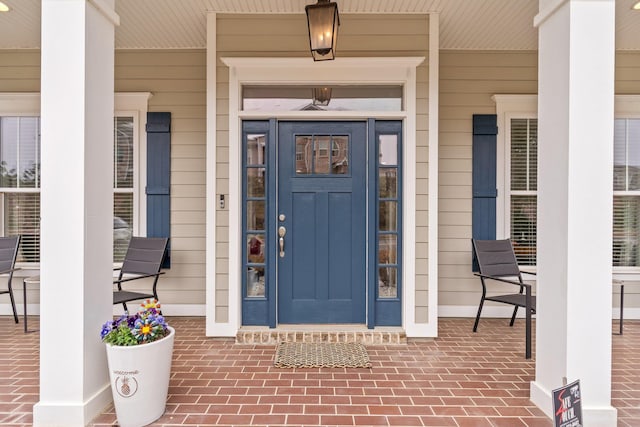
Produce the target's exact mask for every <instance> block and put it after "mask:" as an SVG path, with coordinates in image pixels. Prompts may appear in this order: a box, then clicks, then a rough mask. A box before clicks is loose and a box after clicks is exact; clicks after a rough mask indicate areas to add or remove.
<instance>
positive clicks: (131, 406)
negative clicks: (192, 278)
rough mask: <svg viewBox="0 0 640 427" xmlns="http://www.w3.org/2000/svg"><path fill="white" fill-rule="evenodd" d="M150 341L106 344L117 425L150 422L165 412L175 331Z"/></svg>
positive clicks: (135, 426)
mask: <svg viewBox="0 0 640 427" xmlns="http://www.w3.org/2000/svg"><path fill="white" fill-rule="evenodd" d="M169 332H170V333H169V335H167V336H166V337H164V338H162V339H161V340H158V341H154V342H152V343H149V344H142V345H134V346H124V347H122V346H114V345H110V344H106V347H107V362H108V364H109V377H110V378H111V392H112V394H113V404H114V406H115V408H116V416H117V417H118V424H119V425H120V427H140V426H145V425H147V424H151V423H152V422H154V421H155V420H157V419H158V418H160V417H161V416H162V414H164V410H165V407H166V403H167V393H168V391H169V377H170V375H171V358H172V355H173V341H174V338H175V335H176V334H175V330H174V329H173V328H172V327H170V326H169Z"/></svg>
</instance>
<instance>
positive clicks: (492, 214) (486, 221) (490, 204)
mask: <svg viewBox="0 0 640 427" xmlns="http://www.w3.org/2000/svg"><path fill="white" fill-rule="evenodd" d="M497 135H498V126H497V116H496V115H495V114H474V116H473V184H472V185H473V203H472V212H473V214H472V235H473V238H474V239H483V240H493V239H495V238H496V196H497V195H498V190H497V189H496V166H497V165H496V145H497ZM473 271H478V266H477V263H476V260H475V255H474V257H473Z"/></svg>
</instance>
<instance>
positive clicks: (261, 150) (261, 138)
mask: <svg viewBox="0 0 640 427" xmlns="http://www.w3.org/2000/svg"><path fill="white" fill-rule="evenodd" d="M265 141H266V136H265V135H264V134H256V135H251V134H250V135H247V165H264V161H265V148H266V146H265Z"/></svg>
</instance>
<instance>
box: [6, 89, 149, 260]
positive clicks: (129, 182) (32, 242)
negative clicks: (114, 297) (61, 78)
mask: <svg viewBox="0 0 640 427" xmlns="http://www.w3.org/2000/svg"><path fill="white" fill-rule="evenodd" d="M148 98H149V94H148V93H136V94H121V95H119V94H116V97H115V99H116V103H115V105H116V109H117V108H118V106H119V104H120V107H121V108H123V109H126V111H123V112H119V111H116V113H115V114H114V133H113V138H114V151H113V161H114V176H113V188H114V190H113V191H114V207H113V212H114V218H113V240H114V246H113V260H114V262H120V261H122V259H123V258H124V254H125V252H126V249H127V246H128V244H129V240H130V239H131V236H132V235H134V233H136V230H138V229H141V228H144V221H143V220H142V219H141V218H143V215H142V214H141V210H142V208H143V203H141V199H140V197H139V191H137V189H138V188H140V186H141V185H143V184H142V183H141V182H142V179H141V178H142V174H143V173H144V171H143V170H142V169H143V168H142V167H141V166H142V164H141V163H140V160H139V159H144V158H145V156H144V151H145V148H146V144H145V141H146V139H145V138H144V130H143V129H142V127H141V125H140V119H139V118H140V117H143V116H144V114H146V110H147V108H146V105H147V104H146V103H147V100H148ZM119 100H120V102H118V101H119ZM38 106H39V96H38V95H37V94H24V95H22V94H0V208H1V209H0V215H1V217H0V235H3V236H11V235H18V234H19V235H21V243H20V250H19V252H18V259H17V262H20V263H38V262H39V261H40V184H41V183H40V161H41V159H40V144H41V142H40V117H39V111H38Z"/></svg>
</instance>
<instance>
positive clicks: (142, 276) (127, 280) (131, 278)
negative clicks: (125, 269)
mask: <svg viewBox="0 0 640 427" xmlns="http://www.w3.org/2000/svg"><path fill="white" fill-rule="evenodd" d="M161 274H164V271H159V272H158V273H152V274H141V275H139V276H129V277H123V278H122V279H115V280H114V281H113V284H114V285H115V284H116V283H123V282H129V281H131V280H138V279H145V278H147V277H156V276H159V275H161Z"/></svg>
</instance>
